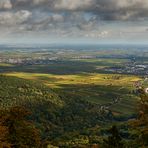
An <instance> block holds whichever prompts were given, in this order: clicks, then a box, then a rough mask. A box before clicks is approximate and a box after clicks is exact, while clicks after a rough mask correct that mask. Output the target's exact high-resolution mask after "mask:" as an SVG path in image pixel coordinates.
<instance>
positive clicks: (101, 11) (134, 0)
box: [1, 0, 148, 20]
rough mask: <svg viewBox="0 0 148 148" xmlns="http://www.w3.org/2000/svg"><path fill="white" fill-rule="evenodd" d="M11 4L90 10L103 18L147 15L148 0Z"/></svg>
mask: <svg viewBox="0 0 148 148" xmlns="http://www.w3.org/2000/svg"><path fill="white" fill-rule="evenodd" d="M1 1H3V0H1ZM6 1H7V0H6ZM11 4H12V6H13V9H22V8H23V9H40V10H43V11H44V10H46V11H52V12H60V11H62V12H64V11H83V12H90V13H94V14H96V15H98V16H99V17H100V18H101V19H104V20H130V19H137V18H144V17H148V0H83V1H82V0H11Z"/></svg>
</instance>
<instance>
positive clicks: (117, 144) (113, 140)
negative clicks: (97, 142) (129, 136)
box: [104, 126, 123, 148]
mask: <svg viewBox="0 0 148 148" xmlns="http://www.w3.org/2000/svg"><path fill="white" fill-rule="evenodd" d="M108 132H109V133H110V134H111V135H110V136H108V139H107V140H106V139H104V146H105V147H106V148H123V143H122V138H121V136H120V134H119V131H118V129H117V127H116V126H112V128H110V129H109V130H108Z"/></svg>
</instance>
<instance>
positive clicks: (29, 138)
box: [1, 107, 40, 148]
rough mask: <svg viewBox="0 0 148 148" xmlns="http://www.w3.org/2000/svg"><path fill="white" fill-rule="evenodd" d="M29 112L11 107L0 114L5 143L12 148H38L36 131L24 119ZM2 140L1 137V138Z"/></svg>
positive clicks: (38, 139)
mask: <svg viewBox="0 0 148 148" xmlns="http://www.w3.org/2000/svg"><path fill="white" fill-rule="evenodd" d="M28 115H30V113H29V111H27V110H26V109H24V108H23V107H13V108H11V109H10V110H9V111H5V112H3V114H1V125H2V126H3V127H5V128H3V130H4V132H5V135H7V139H6V140H7V141H8V142H9V143H11V147H12V148H38V147H40V137H39V132H38V130H37V129H36V128H35V127H34V125H33V124H32V123H31V122H29V121H28V120H27V119H26V118H27V117H28ZM1 138H3V137H1Z"/></svg>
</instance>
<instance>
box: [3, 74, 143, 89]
mask: <svg viewBox="0 0 148 148" xmlns="http://www.w3.org/2000/svg"><path fill="white" fill-rule="evenodd" d="M5 75H7V76H15V77H18V78H23V79H29V80H36V81H40V82H42V83H44V84H46V85H48V86H52V87H59V86H60V85H61V84H62V85H63V84H68V85H71V84H74V85H76V84H92V85H93V84H94V85H108V86H109V85H110V86H120V87H132V86H133V83H134V82H136V81H138V80H140V78H139V77H138V76H130V75H118V74H96V73H93V74H87V73H86V74H85V73H84V74H77V75H53V74H41V73H22V72H14V73H5Z"/></svg>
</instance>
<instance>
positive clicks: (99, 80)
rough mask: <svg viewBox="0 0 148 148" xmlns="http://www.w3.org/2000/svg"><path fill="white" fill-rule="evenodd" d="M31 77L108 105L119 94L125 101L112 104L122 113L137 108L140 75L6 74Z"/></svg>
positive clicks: (74, 94)
mask: <svg viewBox="0 0 148 148" xmlns="http://www.w3.org/2000/svg"><path fill="white" fill-rule="evenodd" d="M5 75H7V76H15V77H19V78H23V79H28V80H35V81H37V82H40V83H43V84H45V85H47V86H49V87H50V88H52V89H54V90H55V91H56V92H57V93H58V94H64V95H66V96H69V99H70V98H73V99H75V98H79V99H84V100H86V101H89V102H93V103H97V104H106V103H109V102H112V100H113V99H115V98H117V97H119V98H121V101H120V102H119V103H118V104H117V105H114V106H113V107H112V110H113V111H114V112H117V113H119V114H123V115H125V114H132V113H134V112H135V109H136V102H137V98H136V97H135V96H134V95H132V94H131V93H130V92H131V91H132V89H133V83H134V82H135V81H138V80H139V79H140V78H138V77H136V76H129V75H117V74H96V73H93V74H87V73H84V74H77V75H53V74H40V73H34V74H33V73H6V74H5Z"/></svg>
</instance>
